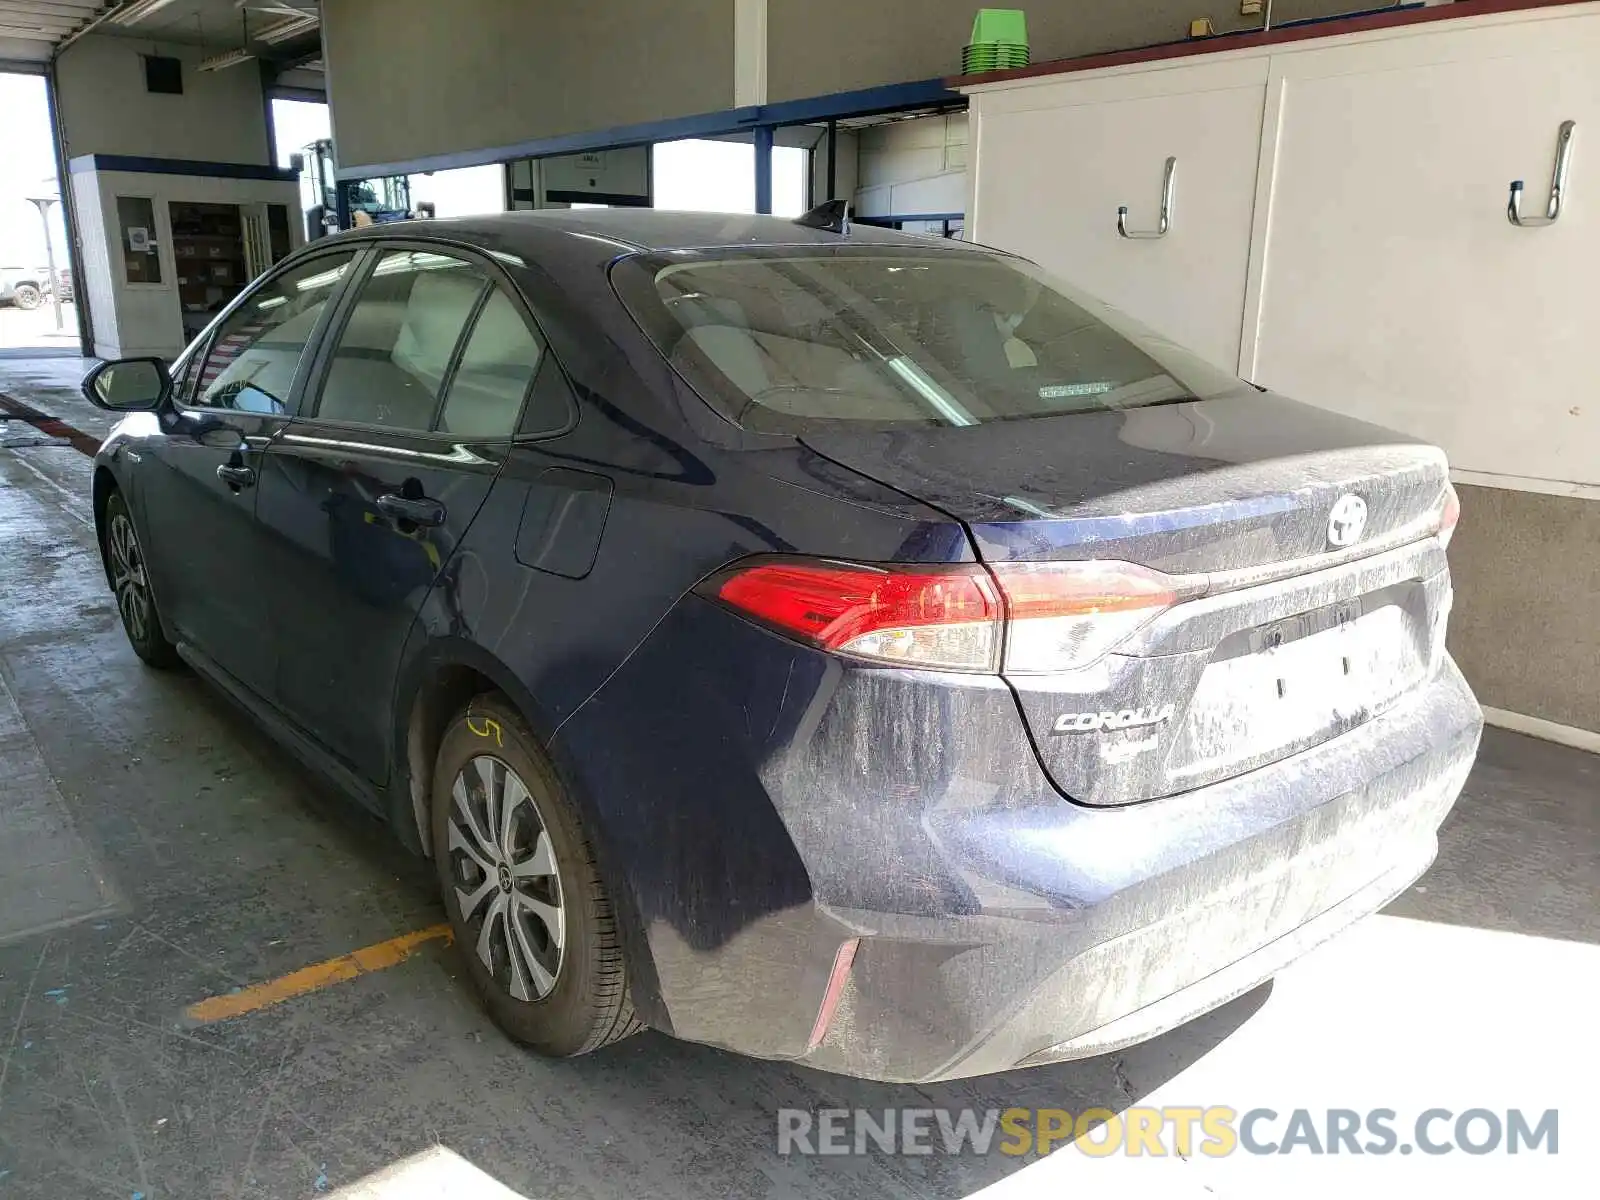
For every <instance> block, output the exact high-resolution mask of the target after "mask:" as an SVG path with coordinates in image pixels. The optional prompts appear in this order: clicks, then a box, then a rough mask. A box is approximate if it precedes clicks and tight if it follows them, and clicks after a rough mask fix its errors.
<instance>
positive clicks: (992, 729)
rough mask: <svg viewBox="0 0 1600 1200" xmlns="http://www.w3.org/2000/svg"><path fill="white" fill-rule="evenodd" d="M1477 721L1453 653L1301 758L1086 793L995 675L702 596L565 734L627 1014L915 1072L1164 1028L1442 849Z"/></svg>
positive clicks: (936, 1073)
mask: <svg viewBox="0 0 1600 1200" xmlns="http://www.w3.org/2000/svg"><path fill="white" fill-rule="evenodd" d="M686 664H687V665H686ZM773 681H778V682H780V683H781V684H782V686H781V687H775V686H773ZM1481 728H1482V717H1481V714H1480V712H1479V709H1478V705H1477V702H1476V701H1475V700H1474V698H1473V696H1472V693H1471V691H1470V690H1469V689H1468V688H1467V685H1466V683H1465V681H1464V680H1463V679H1462V677H1461V675H1460V673H1459V672H1458V671H1457V670H1456V668H1455V666H1454V664H1453V663H1451V662H1450V661H1449V660H1448V659H1445V660H1443V661H1442V662H1441V664H1440V665H1439V667H1438V669H1437V670H1436V671H1435V672H1434V674H1433V675H1432V676H1431V677H1430V678H1429V679H1428V681H1427V682H1425V683H1424V684H1422V685H1421V686H1419V687H1418V688H1416V689H1415V690H1414V691H1412V692H1411V693H1410V694H1409V695H1408V696H1407V697H1406V698H1405V699H1404V700H1403V701H1401V702H1399V703H1398V704H1396V705H1395V706H1394V707H1392V708H1390V709H1389V710H1387V711H1386V712H1385V713H1384V714H1383V715H1382V716H1380V717H1377V718H1375V719H1373V720H1371V721H1369V722H1368V723H1367V724H1365V725H1363V726H1362V727H1360V728H1359V729H1356V730H1353V731H1351V732H1349V733H1346V734H1344V735H1342V736H1339V737H1337V738H1334V739H1332V740H1330V741H1327V742H1324V743H1323V744H1321V745H1319V746H1316V747H1314V748H1312V749H1309V750H1306V751H1303V752H1302V753H1300V754H1297V755H1294V756H1293V757H1291V758H1288V759H1284V760H1282V761H1279V762H1276V763H1273V764H1271V765H1269V766H1265V767H1261V768H1259V769H1257V770H1254V771H1251V772H1249V773H1247V774H1244V775H1241V776H1238V777H1236V778H1234V779H1231V780H1227V781H1224V782H1221V783H1217V784H1213V785H1211V786H1208V787H1204V788H1201V789H1197V790H1194V791H1190V792H1187V793H1184V794H1182V795H1178V796H1172V797H1168V798H1166V799H1160V800H1152V801H1148V802H1145V803H1142V804H1135V805H1130V806H1128V807H1124V808H1103V807H1102V808H1094V807H1089V806H1083V805H1077V804H1072V803H1069V802H1067V801H1065V800H1063V799H1062V798H1061V795H1060V793H1059V792H1058V791H1057V790H1056V789H1055V788H1054V787H1053V786H1052V785H1051V783H1050V781H1049V780H1048V779H1047V778H1046V777H1045V776H1044V774H1043V772H1042V770H1041V768H1040V766H1039V762H1038V759H1037V757H1036V755H1035V754H1034V752H1033V748H1032V746H1031V745H1030V744H1029V742H1028V741H1027V738H1026V734H1025V732H1024V730H1023V726H1022V722H1021V721H1019V720H1018V713H1017V707H1016V700H1015V698H1014V697H1013V695H1012V694H1011V692H1010V691H1009V690H1008V689H1007V688H1006V687H1005V685H1004V684H1003V683H1002V682H1001V681H999V680H986V679H985V678H984V677H981V676H961V677H955V678H951V677H941V676H938V675H937V674H934V673H931V672H900V671H892V670H874V669H855V668H852V667H849V666H847V665H842V664H840V663H839V662H838V660H835V659H831V658H829V657H828V656H825V655H821V654H818V653H816V652H814V651H811V650H808V649H806V648H804V647H798V646H796V645H794V644H793V643H790V642H787V641H784V640H783V639H780V638H778V637H776V636H775V635H772V634H769V633H766V632H765V631H762V630H759V629H756V628H755V627H754V626H751V625H748V624H746V623H744V622H741V621H739V620H738V619H737V618H735V617H732V616H730V615H729V614H727V613H725V612H723V611H721V610H719V609H715V608H714V607H713V606H711V605H708V604H705V603H703V602H696V603H693V604H688V605H685V606H680V608H679V609H678V610H677V611H675V612H674V614H673V615H672V616H671V617H670V618H669V619H668V621H667V622H665V623H664V625H663V627H662V628H660V629H658V631H657V633H656V635H654V636H653V637H652V639H651V640H650V642H649V643H647V644H646V646H645V647H644V648H643V649H642V650H641V651H640V653H639V654H637V655H636V656H635V657H634V659H633V660H631V661H630V662H629V664H628V665H627V667H626V668H625V669H624V670H623V671H620V672H618V674H617V675H616V676H615V677H613V679H612V680H611V681H610V682H609V683H608V684H607V686H606V687H605V688H604V689H602V691H601V692H600V693H598V694H597V696H596V697H594V698H593V699H592V700H591V701H590V702H589V703H588V704H587V705H585V706H584V707H583V708H582V709H580V710H579V711H578V712H577V713H576V714H575V715H574V717H573V719H572V720H571V721H569V722H568V724H567V725H566V726H565V727H564V728H563V730H562V733H561V735H560V737H559V738H558V740H557V747H556V748H557V750H558V752H560V753H561V755H562V758H563V760H564V762H565V763H566V764H567V769H569V770H571V771H572V773H573V774H574V776H575V777H576V779H575V781H576V783H577V785H578V787H577V789H575V790H578V791H579V793H580V794H581V795H582V796H583V797H584V798H585V800H586V801H587V802H588V804H589V805H590V806H591V809H592V811H591V812H590V814H589V815H590V818H591V819H592V821H593V824H594V828H595V830H596V832H597V834H598V837H597V839H596V841H597V849H598V850H599V851H600V852H601V856H602V865H603V867H605V869H606V871H607V877H608V882H609V884H610V886H611V888H612V891H613V895H615V896H617V897H618V898H619V903H620V905H621V907H622V908H623V910H624V912H625V913H626V914H627V921H626V923H625V928H627V929H628V932H629V937H630V939H631V940H630V944H629V946H628V953H629V956H630V963H631V968H630V969H631V970H632V971H633V974H634V978H635V982H634V1001H635V1005H636V1007H637V1008H638V1009H639V1011H640V1014H641V1016H642V1017H643V1019H644V1020H646V1021H647V1022H648V1023H649V1024H652V1025H654V1026H656V1027H657V1028H660V1029H662V1030H663V1031H665V1032H670V1033H673V1034H675V1035H676V1036H679V1037H683V1038H687V1039H689V1040H692V1041H700V1042H707V1043H711V1044H714V1045H720V1046H725V1047H727V1048H729V1049H733V1050H736V1051H739V1052H741V1053H745V1054H751V1055H755V1056H758V1057H763V1058H774V1059H787V1060H793V1061H800V1062H804V1063H807V1064H809V1065H812V1066H816V1067H818V1068H821V1069H824V1070H829V1071H837V1072H841V1073H845V1074H851V1075H859V1076H866V1077H869V1078H877V1079H884V1080H893V1081H926V1080H935V1079H944V1078H953V1077H960V1076H967V1075H979V1074H984V1073H988V1072H994V1071H1001V1070H1006V1069H1009V1068H1011V1067H1015V1066H1018V1065H1023V1064H1030V1063H1037V1062H1045V1061H1052V1060H1055V1059H1059V1058H1069V1057H1077V1056H1081V1055H1087V1054H1094V1053H1100V1052H1103V1051H1105V1050H1109V1049H1112V1048H1114V1047H1115V1046H1119V1045H1124V1044H1127V1043H1130V1042H1134V1041H1139V1040H1142V1039H1144V1038H1148V1037H1151V1036H1154V1035H1155V1034H1158V1033H1160V1032H1162V1031H1164V1030H1166V1029H1169V1028H1172V1027H1173V1026H1175V1025H1177V1024H1180V1023H1181V1022H1183V1021H1184V1020H1187V1019H1188V1018H1190V1017H1192V1016H1195V1015H1198V1014H1199V1013H1201V1012H1204V1011H1206V1010H1207V1009H1209V1008H1212V1007H1214V1006H1216V1005H1218V1004H1221V1003H1223V1002H1225V1001H1226V1000H1228V999H1230V998H1231V997H1232V996H1235V995H1238V994H1240V993H1242V992H1244V991H1246V990H1248V989H1250V988H1251V987H1253V986H1255V985H1256V984H1257V983H1259V982H1261V981H1262V980H1264V979H1267V978H1269V977H1270V976H1271V975H1272V974H1273V973H1274V972H1275V971H1276V970H1277V969H1279V968H1280V967H1282V966H1283V965H1284V964H1285V963H1286V962H1288V961H1290V960H1292V959H1293V958H1294V957H1295V956H1296V955H1298V954H1299V953H1301V952H1303V951H1304V950H1305V949H1307V948H1308V947H1309V946H1310V945H1312V944H1314V943H1315V942H1316V941H1318V940H1320V939H1322V938H1324V937H1326V936H1329V935H1331V934H1332V933H1334V932H1336V931H1337V930H1338V929H1339V928H1341V927H1343V926H1344V925H1346V924H1348V923H1349V922H1350V921H1353V920H1355V919H1357V918H1359V917H1360V916H1362V915H1364V914H1366V913H1369V912H1372V911H1374V910H1376V909H1378V908H1380V907H1382V905H1383V904H1384V903H1385V902H1387V901H1388V900H1389V899H1390V898H1391V897H1392V896H1393V895H1395V894H1396V893H1398V892H1399V891H1401V890H1402V889H1403V888H1404V887H1406V886H1407V885H1408V884H1409V883H1410V882H1411V881H1412V880H1413V879H1415V878H1416V877H1417V876H1418V875H1419V874H1421V872H1422V871H1423V870H1424V869H1425V868H1426V866H1427V864H1428V862H1429V861H1430V860H1431V858H1432V856H1433V854H1434V853H1435V850H1436V845H1437V843H1436V832H1437V830H1438V827H1439V825H1440V823H1441V822H1442V820H1443V819H1444V816H1445V814H1446V812H1447V811H1448V810H1449V807H1450V805H1451V804H1452V803H1453V801H1454V800H1455V797H1456V796H1457V794H1458V793H1459V792H1460V789H1461V787H1462V785H1463V784H1464V782H1465V780H1466V777H1467V773H1468V771H1469V770H1470V769H1471V765H1472V761H1473V757H1474V755H1475V753H1476V750H1477V745H1478V738H1479V734H1480V731H1481ZM618 730H626V731H628V734H629V736H630V740H629V743H628V746H629V752H628V753H618ZM857 938H858V939H860V942H859V947H858V950H857V952H856V954H855V959H854V965H853V967H852V968H851V969H850V971H849V974H848V977H847V979H846V980H845V982H844V986H843V991H842V995H841V998H840V1001H839V1005H838V1008H837V1010H836V1012H835V1014H834V1016H833V1019H832V1021H831V1023H830V1024H829V1025H828V1026H827V1029H826V1033H825V1036H823V1037H822V1039H821V1040H820V1042H819V1043H818V1044H816V1045H812V1044H811V1041H812V1034H813V1026H814V1025H815V1023H816V1021H817V1017H818V1013H819V1010H820V1008H821V1006H822V1003H823V998H824V995H825V993H826V992H827V989H828V982H829V975H830V971H831V970H832V968H833V966H834V963H835V961H836V956H837V955H838V952H839V949H840V946H841V944H842V943H844V942H846V941H848V940H850V939H857Z"/></svg>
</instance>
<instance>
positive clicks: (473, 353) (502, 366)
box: [439, 288, 544, 438]
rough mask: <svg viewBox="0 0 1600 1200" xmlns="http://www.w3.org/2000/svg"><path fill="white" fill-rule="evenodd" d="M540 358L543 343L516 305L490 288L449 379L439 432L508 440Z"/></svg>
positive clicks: (536, 371)
mask: <svg viewBox="0 0 1600 1200" xmlns="http://www.w3.org/2000/svg"><path fill="white" fill-rule="evenodd" d="M543 357H544V347H543V345H542V344H541V343H540V341H539V339H538V338H537V337H536V336H535V335H534V332H533V331H532V330H531V329H529V328H528V323H527V322H526V321H524V320H523V319H522V314H521V313H520V312H518V311H517V306H516V305H515V304H513V303H512V302H511V299H510V297H508V296H507V295H506V294H505V293H504V292H502V291H500V290H499V289H498V288H496V289H494V290H493V291H492V292H491V293H490V295H489V298H488V300H486V301H485V302H484V305H483V308H482V310H481V311H480V312H479V313H478V319H477V322H476V323H475V324H474V325H473V327H472V333H471V334H470V335H469V336H468V338H467V344H466V347H465V348H464V349H463V350H462V351H461V361H460V362H459V363H458V364H457V365H456V370H455V374H454V375H453V376H452V377H451V380H450V392H449V395H448V396H446V397H445V402H444V409H443V410H442V411H441V413H440V415H439V432H440V433H453V434H456V435H457V436H459V437H464V438H503V437H510V436H511V433H512V431H513V430H514V429H516V427H517V417H518V415H519V414H520V413H521V412H522V401H523V398H524V397H525V396H527V394H528V388H529V386H530V385H531V384H532V383H533V380H534V376H536V375H537V374H538V373H539V363H540V360H541V359H542V358H543Z"/></svg>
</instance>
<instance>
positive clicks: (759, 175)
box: [756, 125, 772, 213]
mask: <svg viewBox="0 0 1600 1200" xmlns="http://www.w3.org/2000/svg"><path fill="white" fill-rule="evenodd" d="M771 211H772V126H770V125H761V126H759V127H757V129H756V212H758V213H770V212H771Z"/></svg>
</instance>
